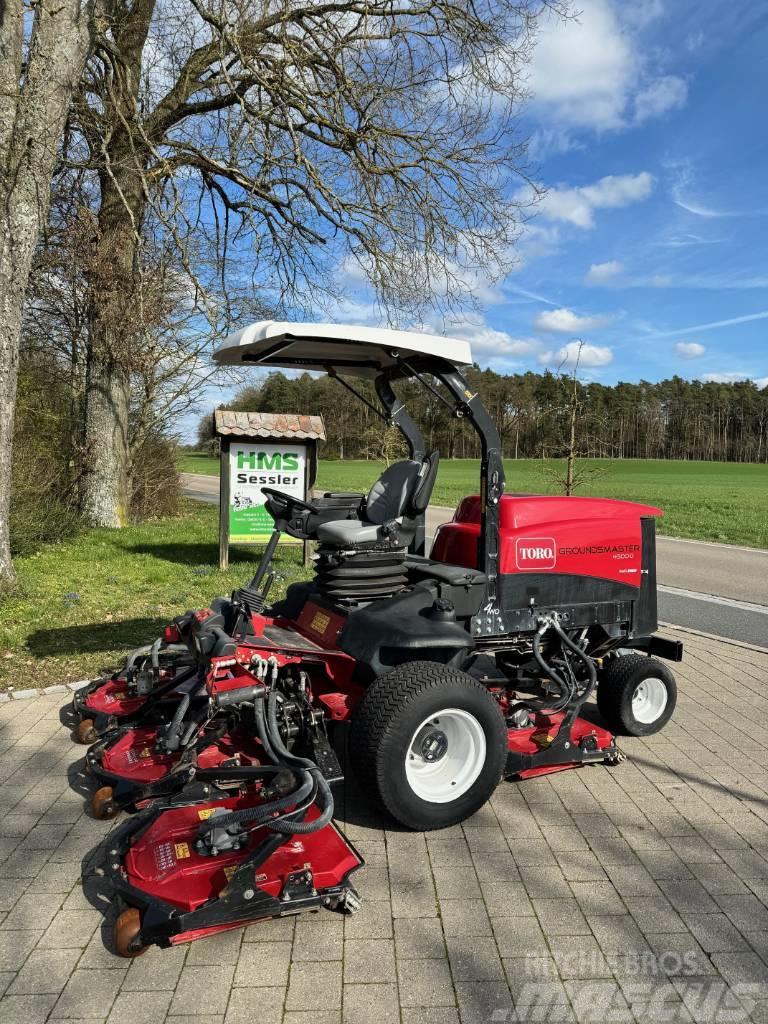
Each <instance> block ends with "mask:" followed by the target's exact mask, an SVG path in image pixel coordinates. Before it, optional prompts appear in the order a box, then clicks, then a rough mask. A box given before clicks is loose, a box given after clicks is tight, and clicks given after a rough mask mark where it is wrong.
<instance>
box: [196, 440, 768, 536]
mask: <svg viewBox="0 0 768 1024" xmlns="http://www.w3.org/2000/svg"><path fill="white" fill-rule="evenodd" d="M182 461H183V465H180V468H182V469H183V470H184V471H185V472H188V473H206V474H210V475H215V474H218V472H219V468H218V466H219V464H218V460H217V459H213V458H211V457H210V456H205V455H186V456H184V459H183V460H182ZM382 468H383V465H380V464H378V463H376V462H365V461H363V460H357V461H352V460H350V461H345V462H331V461H328V462H321V463H320V467H319V474H318V487H319V488H320V489H322V490H342V491H367V490H368V488H369V487H370V486H371V484H372V483H373V481H374V480H375V479H376V477H377V475H378V474H379V473H380V472H381V469H382ZM505 470H506V474H507V491H509V492H514V491H517V492H523V493H525V492H534V493H538V494H554V493H557V492H558V486H557V483H556V481H555V477H557V476H560V477H562V476H563V474H564V467H563V465H562V463H559V462H558V461H557V460H549V461H547V462H543V461H542V460H540V459H519V460H517V461H515V460H512V459H507V460H506V462H505ZM584 471H586V478H585V480H584V483H583V485H582V486H581V487H579V488H578V493H579V494H590V495H598V496H600V497H605V498H623V499H625V500H627V501H640V502H646V503H648V504H650V505H656V506H658V507H659V508H661V509H663V510H664V517H663V518H662V519H661V520H660V521H659V532H660V533H664V534H667V536H670V537H691V538H694V539H696V540H710V541H720V542H721V543H724V544H744V545H747V546H748V547H757V548H768V515H766V507H767V506H768V466H765V465H754V464H743V463H736V462H681V461H671V460H664V459H622V460H618V459H617V460H609V459H592V460H582V461H581V462H580V463H579V472H580V473H582V474H583V473H584ZM478 474H479V468H478V463H477V462H476V461H475V460H473V459H454V460H451V461H448V460H447V459H446V460H444V461H443V462H441V464H440V472H439V473H438V477H437V484H436V485H435V490H434V494H433V499H432V500H433V502H434V503H435V504H436V505H448V506H450V507H454V506H455V505H456V504H457V503H458V502H459V501H460V500H461V498H463V497H464V495H465V494H473V493H476V492H477V489H478V479H479V477H478Z"/></svg>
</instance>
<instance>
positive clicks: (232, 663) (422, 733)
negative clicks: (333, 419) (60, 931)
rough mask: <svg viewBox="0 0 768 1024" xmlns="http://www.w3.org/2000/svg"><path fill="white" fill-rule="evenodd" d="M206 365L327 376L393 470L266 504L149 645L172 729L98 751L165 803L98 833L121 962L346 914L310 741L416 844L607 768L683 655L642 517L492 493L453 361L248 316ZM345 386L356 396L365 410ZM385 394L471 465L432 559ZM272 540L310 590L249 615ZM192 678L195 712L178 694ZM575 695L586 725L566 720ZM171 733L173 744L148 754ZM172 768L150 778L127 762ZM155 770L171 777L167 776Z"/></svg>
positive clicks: (612, 508) (357, 333) (670, 699)
mask: <svg viewBox="0 0 768 1024" xmlns="http://www.w3.org/2000/svg"><path fill="white" fill-rule="evenodd" d="M215 358H216V359H217V361H218V362H219V363H221V364H223V365H241V366H248V365H251V366H254V367H256V368H262V369H263V368H268V369H269V368H274V367H283V368H291V369H298V370H301V371H325V372H328V373H329V374H331V375H332V376H334V377H336V378H337V379H338V380H339V381H340V383H342V384H343V385H344V386H345V387H346V388H347V389H348V390H349V391H351V392H352V393H354V394H356V395H357V396H358V397H359V398H361V400H362V401H364V402H366V404H368V405H369V406H370V408H371V409H372V410H373V411H374V412H378V413H379V415H380V416H381V417H382V419H383V420H384V422H385V423H387V424H394V425H396V426H397V427H398V428H399V429H400V431H401V432H402V434H403V436H404V438H405V440H406V443H407V445H408V451H409V457H408V458H407V459H403V460H402V461H400V462H396V463H394V464H393V465H391V466H389V468H388V469H386V470H385V471H384V473H383V474H382V475H381V477H380V478H379V479H378V480H377V481H376V482H375V483H374V484H373V486H372V488H371V489H370V491H369V492H368V494H367V495H352V494H327V495H325V497H324V498H321V499H315V500H312V501H304V500H300V499H298V498H295V497H293V496H291V495H288V494H283V493H281V492H279V491H275V490H273V489H270V488H264V493H265V495H266V497H267V508H268V510H269V511H270V513H271V515H272V516H273V518H274V520H275V533H274V535H273V538H272V541H271V542H270V544H269V545H268V547H267V550H266V551H265V554H264V557H263V559H262V562H261V565H260V567H259V571H258V572H257V574H256V577H254V580H252V581H251V582H250V584H248V586H246V587H244V588H243V589H242V590H240V591H236V592H235V593H234V594H233V595H232V598H231V599H228V600H225V599H220V600H219V601H218V602H217V603H216V606H215V608H214V609H213V610H206V611H205V612H203V613H197V616H196V617H195V616H193V617H192V619H189V618H188V617H185V618H184V619H183V621H182V622H181V624H180V625H179V624H177V625H176V626H175V627H171V630H170V632H169V633H168V635H167V638H166V639H167V641H168V642H169V643H171V644H176V643H177V642H178V641H179V640H183V641H184V644H185V649H184V651H183V652H179V651H173V652H172V653H171V657H172V658H175V657H178V659H179V660H178V661H173V662H172V664H173V671H174V672H175V673H176V675H175V676H174V677H173V679H169V680H168V681H167V682H163V681H162V677H161V676H160V675H158V674H157V673H155V675H154V677H153V685H152V686H151V687H150V692H151V694H152V698H153V701H154V703H155V704H158V703H160V704H162V703H163V702H164V701H165V700H166V699H167V700H169V701H175V702H176V705H177V707H176V713H175V715H174V716H172V717H171V718H170V719H169V718H168V716H167V714H165V713H164V717H161V718H160V724H159V725H158V724H157V722H156V721H152V722H146V723H143V722H142V723H139V725H138V726H131V727H129V729H128V730H127V732H126V733H125V734H124V735H123V736H121V738H120V740H119V741H118V745H119V743H123V747H121V750H123V751H130V750H132V751H133V752H134V754H135V752H136V750H137V749H138V750H139V751H141V750H145V749H147V750H149V751H150V753H149V756H148V757H146V758H141V757H138V758H136V757H133V759H131V758H130V757H129V756H128V755H127V754H126V756H125V758H124V761H123V762H122V766H121V770H120V771H115V772H113V775H112V781H113V782H114V783H115V784H116V785H115V791H116V789H117V784H120V780H125V779H127V780H128V783H126V784H128V785H134V784H137V785H138V784H139V783H140V786H138V788H135V789H134V790H133V792H132V794H131V796H130V799H127V800H126V802H127V804H128V805H129V806H130V809H136V808H137V807H139V806H140V805H141V804H143V803H144V802H145V801H146V800H148V799H150V798H152V797H162V802H154V803H150V804H149V805H148V806H146V807H144V809H143V810H140V812H139V814H137V815H136V816H135V817H133V818H132V819H130V820H129V821H127V822H126V823H125V824H124V825H122V826H121V827H120V829H118V831H117V832H116V833H114V842H113V844H112V849H111V852H110V866H109V869H108V871H109V874H110V877H111V879H112V881H113V884H114V886H115V888H116V890H117V892H118V894H119V896H120V898H121V900H122V901H123V903H124V904H125V905H126V906H127V909H126V910H125V911H124V912H123V914H122V915H121V916H120V918H119V919H118V924H117V928H116V941H117V946H118V949H119V951H120V952H121V953H124V954H126V955H134V954H135V953H137V952H140V951H141V950H142V949H143V948H145V947H146V945H147V944H150V943H159V944H161V945H167V944H169V943H173V942H178V941H185V940H187V939H190V938H194V937H197V936H198V935H203V934H210V933H211V932H213V931H218V930H221V929H223V928H227V927H234V926H235V925H237V924H241V923H243V922H247V921H250V920H254V919H257V918H262V917H271V916H279V915H281V914H288V913H296V912H297V911H298V910H300V909H302V908H304V907H317V906H329V907H336V908H339V909H346V910H350V909H354V907H355V906H356V903H357V898H356V895H355V893H354V890H353V888H352V886H351V883H350V881H349V878H350V874H351V872H352V871H353V870H354V869H355V868H357V867H358V866H359V865H360V863H361V861H360V858H359V857H358V856H357V854H356V853H355V852H354V850H353V849H352V848H351V847H350V846H349V844H348V843H347V842H346V840H345V839H344V837H343V836H342V835H341V834H340V833H339V832H338V831H337V830H336V829H335V827H334V825H333V824H332V821H331V815H332V806H333V803H332V797H331V794H330V789H329V782H330V781H332V780H334V779H337V778H339V777H340V769H339V766H338V761H337V759H336V756H335V754H334V752H333V748H332V747H331V745H330V744H329V742H328V739H327V738H326V730H328V731H329V732H332V731H333V730H334V729H335V728H336V727H337V726H339V725H340V724H341V723H345V724H346V726H347V730H346V731H347V732H348V739H349V751H350V759H351V765H352V767H353V769H354V770H355V772H356V773H357V774H358V776H359V777H360V779H361V781H362V783H363V785H364V786H365V787H367V789H368V791H369V792H370V794H371V796H372V797H373V798H375V799H376V800H377V801H378V802H379V803H380V804H381V805H382V806H383V808H384V809H385V810H386V811H387V812H388V813H389V814H390V815H391V816H392V817H393V818H394V819H395V820H396V821H398V822H399V823H400V824H402V825H404V826H406V827H407V828H413V829H419V830H423V829H439V828H444V827H447V826H449V825H452V824H454V823H456V822H460V821H463V820H464V819H465V818H467V817H469V816H470V815H472V814H473V813H474V812H475V811H477V810H478V809H479V808H480V807H481V806H482V805H483V804H484V803H485V801H486V800H488V798H489V797H490V796H491V794H492V793H493V791H494V789H495V787H496V786H497V785H498V783H499V781H500V780H501V778H502V777H507V778H515V779H525V778H528V777H531V776H534V775H538V774H542V773H548V772H555V771H560V770H563V769H566V768H573V767H577V766H580V765H584V764H588V763H594V762H605V763H608V764H615V763H618V762H619V761H620V760H621V759H622V755H621V753H620V751H619V749H618V747H617V745H616V741H615V734H617V733H625V734H630V735H633V736H644V735H650V734H652V733H654V732H657V731H658V730H659V729H661V728H662V727H663V725H664V724H665V723H666V722H667V721H668V719H669V718H670V716H671V715H672V712H673V710H674V706H675V701H676V686H675V680H674V676H673V675H672V673H671V671H670V670H669V668H668V667H667V666H666V665H665V664H664V663H663V662H662V661H661V660H659V659H660V658H661V659H664V660H666V661H679V660H680V659H681V657H682V647H681V645H680V644H679V643H675V642H672V641H668V640H664V639H662V638H659V637H657V636H655V635H654V634H655V631H656V629H657V612H656V566H655V518H656V516H658V515H659V514H660V511H659V510H658V509H656V508H653V507H651V506H647V505H639V504H633V503H630V502H624V501H611V500H606V499H597V498H579V497H551V496H534V495H524V494H521V495H516V494H505V483H504V467H503V463H502V458H501V443H500V439H499V436H498V433H497V431H496V428H495V426H494V424H493V421H492V420H491V418H490V417H489V415H488V414H487V412H486V411H485V409H484V408H483V406H482V403H481V402H480V399H479V397H478V396H477V394H475V393H474V392H473V391H472V389H471V388H470V387H469V385H468V384H467V382H466V380H465V379H464V377H463V376H462V373H461V367H463V366H465V365H467V364H469V363H471V355H470V349H469V345H468V344H466V343H465V342H462V341H456V340H449V339H445V338H438V337H434V336H428V335H422V334H414V333H407V332H399V331H388V330H377V329H373V328H364V327H344V326H337V325H322V324H293V323H279V322H274V321H266V322H261V323H257V324H253V325H251V326H250V327H247V328H245V329H244V330H242V331H240V332H239V333H238V334H235V335H233V336H232V337H230V338H229V339H227V341H226V342H225V343H224V345H223V346H222V347H221V348H220V349H219V350H218V351H217V353H216V356H215ZM355 378H368V379H371V380H373V381H374V382H375V385H376V391H377V394H378V395H379V398H380V399H381V404H382V409H381V410H378V409H377V408H376V407H375V406H374V405H373V403H368V402H367V399H366V398H365V396H364V395H361V394H359V392H358V390H357V389H356V388H355V385H354V380H355ZM403 380H409V381H412V382H413V381H416V382H419V383H420V384H421V385H422V386H423V387H424V388H425V389H427V390H428V391H430V392H431V393H432V394H433V395H434V396H435V397H436V398H437V399H439V400H440V401H441V402H443V403H445V405H446V406H447V407H448V408H449V409H450V410H451V412H452V413H453V415H455V416H456V417H461V418H463V419H465V420H466V421H467V422H468V423H469V424H470V425H471V426H472V427H473V428H474V430H475V431H476V433H477V434H478V437H479V440H480V445H481V460H480V489H479V494H477V495H474V496H470V497H467V498H465V499H464V500H463V501H461V502H460V504H459V506H458V508H457V510H456V512H455V514H454V516H453V519H452V521H451V522H449V523H446V524H444V525H443V526H441V527H440V528H439V529H438V531H437V534H436V536H435V539H434V543H433V544H432V548H431V551H430V554H429V556H427V555H426V554H425V547H424V539H425V527H424V515H425V511H426V509H427V506H428V504H429V501H430V497H431V494H432V489H433V486H434V483H435V479H436V476H437V470H438V463H439V456H438V453H437V452H431V453H428V452H427V449H426V446H425V444H424V441H423V438H422V436H421V434H420V432H419V430H418V427H417V426H416V423H415V422H414V420H413V419H412V418H411V416H410V415H409V413H408V411H407V410H406V408H405V407H404V406H403V404H402V402H401V401H400V400H399V399H398V398H397V397H396V388H397V385H398V382H401V381H403ZM283 532H287V533H289V534H290V535H291V536H293V537H297V538H303V539H307V538H309V539H313V540H316V541H317V544H318V546H317V552H316V557H315V573H314V577H313V579H311V580H309V581H307V582H305V583H297V584H294V585H292V586H291V587H289V589H288V591H287V594H286V595H285V597H284V598H282V599H281V600H279V601H277V602H275V603H273V604H272V605H269V604H268V603H267V593H268V590H269V584H270V580H271V568H270V566H271V560H272V557H273V554H274V550H275V547H276V545H277V543H278V540H279V537H280V535H281V533H283ZM210 616H215V617H216V619H217V622H218V623H219V624H217V625H216V627H215V629H216V631H217V632H215V633H213V634H211V633H210V631H209V630H208V629H207V628H206V626H205V623H206V622H207V620H208V618H209V617H210ZM192 620H194V622H195V623H197V625H196V626H193V625H192V624H191V623H192ZM219 620H220V621H219ZM201 636H203V637H206V636H207V637H209V638H210V636H214V637H215V639H216V642H215V643H213V645H212V646H210V647H209V643H210V642H211V641H210V640H206V641H205V642H204V643H202V642H201V643H198V640H199V638H200V637H201ZM192 663H194V672H193V675H194V679H195V684H194V688H193V689H194V692H191V693H189V694H184V693H183V692H182V693H181V695H180V688H181V690H182V691H183V687H184V685H185V684H184V682H182V683H181V687H180V686H179V677H180V675H183V674H184V673H185V672H186V671H189V665H190V664H192ZM265 666H267V668H266V669H265ZM166 687H167V689H166ZM99 690H100V688H99V687H98V686H97V687H95V690H94V693H98V692H99ZM228 694H229V696H228ZM593 695H595V696H596V699H597V708H598V710H599V712H600V716H601V719H602V721H601V722H599V721H597V720H593V717H592V716H591V715H590V714H582V710H583V708H584V705H585V703H586V702H587V701H588V700H589V699H590V697H592V696H593ZM180 701H181V702H182V703H183V711H182V712H179V707H180V706H181V705H180V704H179V702H180ZM153 713H154V712H153ZM174 723H175V724H174ZM182 723H183V724H182ZM142 730H145V731H143V732H142ZM169 730H170V733H171V735H172V737H173V738H174V740H173V742H176V740H177V739H178V738H179V737H180V741H179V744H178V746H177V747H176V749H175V751H173V752H169V751H168V750H167V749H166V750H165V752H163V750H162V747H163V743H166V747H167V736H168V734H169ZM331 739H333V736H331ZM110 743H111V741H109V742H107V743H106V744H105V745H104V747H103V749H102V750H101V752H100V753H98V754H97V755H95V756H94V758H93V759H92V760H93V768H94V770H97V773H98V770H102V771H104V772H106V771H108V770H109V769H108V767H107V764H106V760H107V750H108V749H112V750H113V751H114V750H115V748H114V747H110ZM97 749H98V748H97ZM171 753H172V754H173V757H171V758H170V759H168V760H166V761H165V762H164V763H163V764H162V765H160V767H159V768H155V769H153V770H154V771H155V774H154V775H153V776H152V778H149V777H148V776H146V775H144V776H141V777H140V776H139V775H138V774H137V772H138V769H136V770H134V768H132V767H131V765H133V764H136V763H138V761H140V760H142V759H145V760H147V761H151V762H153V763H154V760H155V758H156V757H158V758H159V757H160V756H161V755H162V756H166V755H169V754H171ZM97 761H98V762H99V764H98V765H97V763H96V762H97ZM129 761H130V764H129V763H128V762H129ZM115 764H116V762H115V761H113V762H112V765H113V767H114V766H115ZM178 766H181V767H180V768H179V767H178ZM173 772H176V773H177V774H178V775H180V776H181V777H182V779H183V783H180V784H179V785H177V781H178V780H175V781H174V782H173V783H172V784H170V783H169V782H168V778H166V777H167V776H170V774H172V773H173ZM105 777H106V776H105ZM161 779H162V780H163V781H162V782H159V781H158V780H161ZM147 785H149V787H150V788H149V789H146V788H144V789H142V788H141V787H142V786H144V787H146V786H147ZM153 785H154V786H155V788H154V789H152V786H153ZM169 786H170V788H169Z"/></svg>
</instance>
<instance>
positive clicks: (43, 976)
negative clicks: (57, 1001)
mask: <svg viewBox="0 0 768 1024" xmlns="http://www.w3.org/2000/svg"><path fill="white" fill-rule="evenodd" d="M79 956H80V951H79V950H77V949H57V950H53V949H48V950H40V949H36V950H34V951H33V952H32V953H30V954H29V956H28V958H27V960H26V962H25V964H24V966H23V967H22V969H21V970H20V971H19V973H18V974H17V975H16V979H15V981H14V982H13V984H12V985H11V986H10V988H9V995H44V994H48V993H55V994H56V995H58V994H59V993H60V992H61V990H62V989H63V988H64V986H65V985H66V983H67V981H68V980H69V976H70V974H71V973H72V971H73V970H74V968H75V964H76V963H77V961H78V958H79Z"/></svg>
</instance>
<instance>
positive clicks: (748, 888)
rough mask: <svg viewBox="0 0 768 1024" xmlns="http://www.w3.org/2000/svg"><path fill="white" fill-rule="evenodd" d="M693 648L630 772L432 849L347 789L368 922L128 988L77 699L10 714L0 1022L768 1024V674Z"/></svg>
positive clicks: (343, 803)
mask: <svg viewBox="0 0 768 1024" xmlns="http://www.w3.org/2000/svg"><path fill="white" fill-rule="evenodd" d="M685 640H686V644H687V652H688V655H687V659H686V662H685V664H684V665H683V666H680V669H679V681H680V689H681V695H680V703H679V706H678V710H677V714H676V716H675V718H674V720H673V722H672V723H671V724H670V725H669V726H668V727H667V728H666V730H665V731H664V732H663V733H662V734H661V735H659V736H657V737H654V738H652V739H651V740H648V741H640V740H627V741H625V742H624V743H623V744H622V745H623V747H624V749H625V750H626V752H627V754H628V755H629V760H628V761H627V763H625V764H624V765H622V766H621V767H619V768H615V769H608V768H605V767H603V766H598V767H590V768H585V769H582V770H580V771H571V772H563V773H560V774H557V775H553V776H550V777H546V778H542V779H538V780H535V781H531V782H527V783H525V784H523V785H519V786H518V785H514V784H502V786H501V787H500V788H499V789H498V791H497V793H496V795H495V797H494V799H493V801H492V802H491V804H490V805H489V806H487V807H486V808H485V809H484V810H483V811H482V812H481V813H480V814H478V815H477V816H476V817H475V818H474V819H473V820H471V821H468V822H466V823H465V824H464V826H463V827H456V828H453V829H450V830H449V831H446V832H440V833H432V834H429V835H416V834H409V833H405V832H399V831H393V830H387V829H386V827H385V824H384V823H383V822H382V821H381V820H379V819H378V818H377V817H376V815H375V814H372V813H371V811H370V809H368V808H366V805H365V801H364V800H363V799H362V797H361V796H360V794H359V793H356V792H355V791H354V789H353V787H352V786H348V788H347V792H346V794H345V796H344V797H343V798H342V799H340V800H339V809H340V812H341V811H343V814H344V818H345V819H346V823H345V825H344V827H345V828H346V831H347V833H348V835H349V836H350V838H352V839H353V840H354V842H355V843H356V844H357V845H358V847H359V848H360V849H361V851H362V852H363V854H364V856H365V858H366V860H367V867H366V868H365V869H364V870H363V871H362V872H361V874H360V875H359V876H358V880H359V887H360V890H361V893H362V894H363V896H364V897H365V904H364V908H363V910H362V911H361V912H360V913H359V914H357V915H356V916H354V917H352V918H348V919H346V920H344V919H342V918H341V917H336V916H334V915H332V914H330V913H327V912H323V913H321V914H318V915H312V916H307V917H304V918H300V919H297V920H293V919H290V920H283V921H276V922H269V923H265V924H257V925H254V926H252V927H251V928H248V929H245V930H238V931H235V932H230V933H227V934H224V935H220V936H217V937H215V938H214V939H211V940H204V941H201V942H197V943H193V944H191V945H190V946H188V947H180V948H176V949H173V950H166V951H158V950H151V951H150V952H148V953H147V954H146V955H145V956H143V957H141V958H140V959H138V960H136V961H134V962H132V963H130V964H129V963H127V962H126V961H124V960H120V959H118V958H116V957H114V956H113V955H112V954H111V953H109V952H108V950H107V949H105V941H104V940H105V935H106V934H107V931H108V929H107V928H106V927H105V924H104V922H105V918H104V916H103V914H102V912H101V910H99V909H97V908H94V907H93V906H91V904H90V903H89V901H88V900H87V899H86V898H85V896H84V894H83V891H82V889H81V886H80V882H79V878H80V867H81V860H82V859H83V858H84V857H85V856H86V855H87V854H88V852H89V851H90V850H91V849H92V848H93V847H94V845H95V844H97V843H98V842H99V841H100V840H101V839H102V838H103V835H104V833H105V831H106V827H105V826H104V825H102V824H101V823H99V822H97V821H94V820H92V819H90V818H89V817H88V816H87V815H86V814H85V813H84V812H83V798H82V795H81V794H79V793H78V792H77V791H76V789H73V788H72V785H75V786H76V787H78V786H79V787H82V785H83V783H84V779H83V778H82V776H79V775H78V769H79V766H80V763H81V760H80V759H81V757H82V748H81V747H78V746H76V745H74V744H73V743H72V742H71V739H70V736H69V733H68V731H67V730H66V729H65V728H63V727H62V725H61V723H60V711H61V703H62V697H61V695H50V696H44V697H37V698H34V699H29V700H15V701H12V702H10V703H4V704H2V705H0V781H2V786H1V787H0V994H2V993H3V992H4V993H5V994H4V995H3V996H2V999H1V1000H0V1022H2V1024H17V1022H18V1024H43V1022H45V1021H46V1020H50V1021H67V1020H71V1019H77V1020H79V1019H87V1020H88V1021H89V1022H93V1024H96V1022H99V1021H106V1022H108V1024H163V1022H165V1021H167V1022H168V1024H187V1022H188V1024H192V1022H193V1021H194V1022H196V1024H251V1022H253V1024H340V1022H342V1021H343V1022H344V1024H365V1022H378V1024H389V1022H393V1024H394V1022H402V1024H417V1022H418V1024H453V1022H459V1021H460V1022H462V1024H473V1022H476V1021H478V1022H479V1021H498V1022H501V1021H511V1020H535V1021H544V1020H546V1021H550V1020H551V1021H571V1020H579V1021H609V1020H619V1021H623V1020H626V1021H632V1020H637V1021H641V1022H643V1021H649V1022H650V1021H657V1020H658V1021H670V1020H695V1021H702V1022H704V1021H738V1020H748V1019H751V1020H755V1021H768V966H767V965H768V692H767V691H768V654H762V653H758V652H754V651H749V650H746V649H743V648H739V647H736V646H733V645H727V644H725V643H721V642H718V641H714V640H709V639H705V638H701V637H693V636H686V637H685ZM343 824H344V823H343Z"/></svg>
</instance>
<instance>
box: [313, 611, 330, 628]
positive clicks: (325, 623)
mask: <svg viewBox="0 0 768 1024" xmlns="http://www.w3.org/2000/svg"><path fill="white" fill-rule="evenodd" d="M330 624H331V617H330V615H325V614H324V613H323V612H315V617H314V619H312V622H311V623H310V625H309V628H310V629H311V630H313V631H314V632H315V633H324V632H325V631H326V629H328V627H329V626H330Z"/></svg>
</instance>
